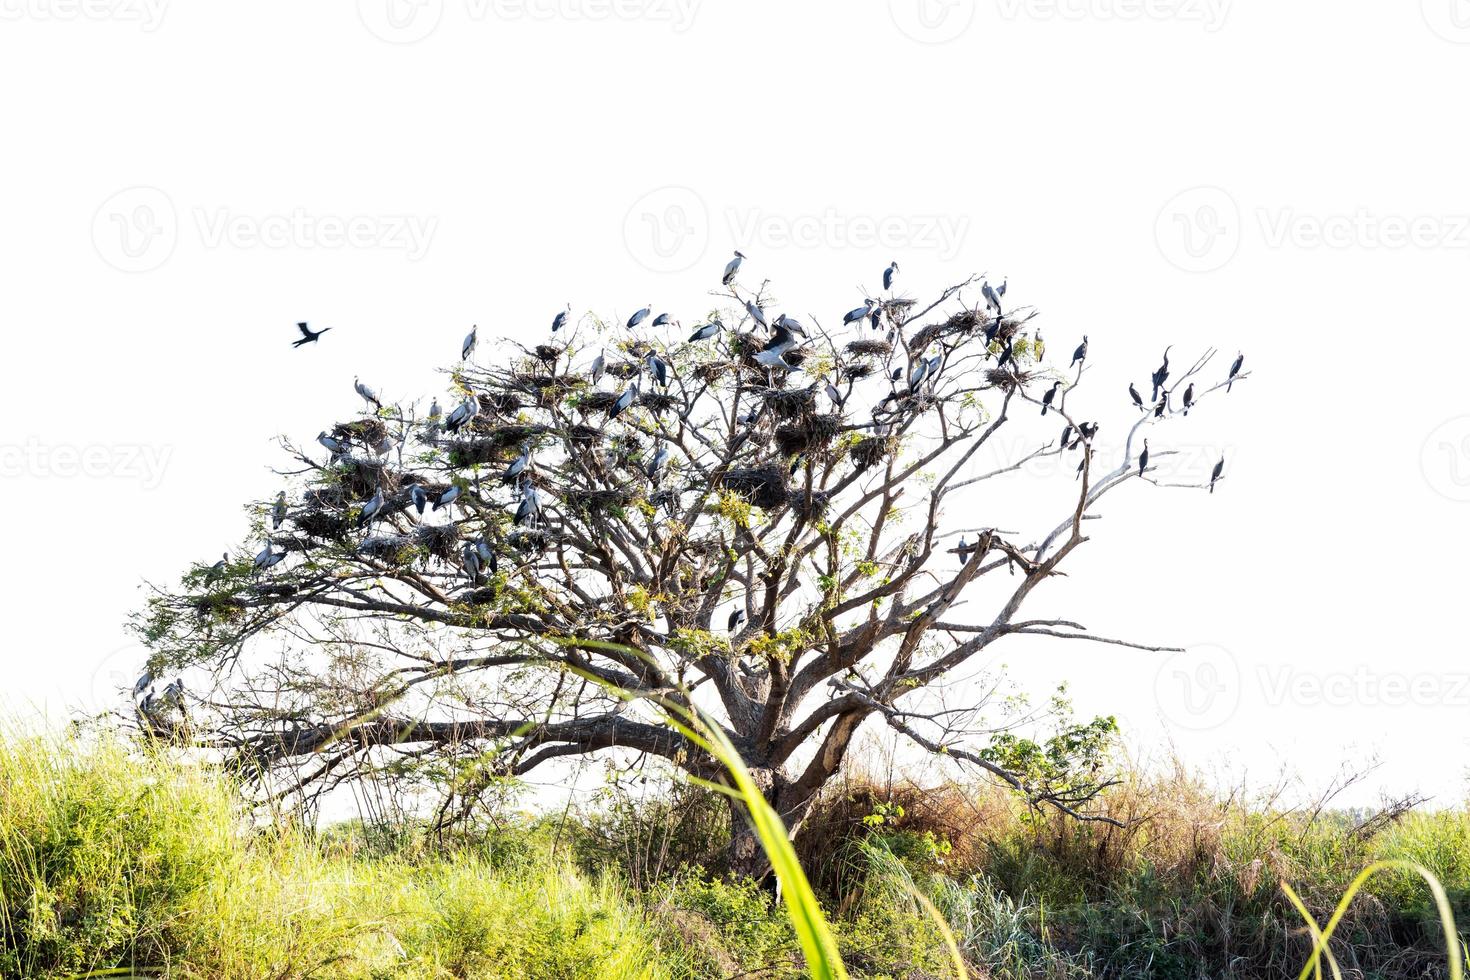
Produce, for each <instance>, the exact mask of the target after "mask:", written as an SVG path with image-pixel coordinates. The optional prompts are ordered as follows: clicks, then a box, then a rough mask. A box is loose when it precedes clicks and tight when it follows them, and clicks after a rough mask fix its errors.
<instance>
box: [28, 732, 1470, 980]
mask: <svg viewBox="0 0 1470 980" xmlns="http://www.w3.org/2000/svg"><path fill="white" fill-rule="evenodd" d="M736 782H737V786H736V789H735V791H736V792H739V788H738V780H737V781H736ZM682 792H685V793H688V794H693V795H692V796H690V797H686V798H684V799H683V801H682V802H681V805H678V806H666V805H663V802H662V801H654V802H651V803H648V804H642V805H638V804H633V803H628V804H627V807H626V809H627V810H629V811H636V813H637V815H638V817H639V819H640V820H641V821H642V822H641V823H637V821H634V822H635V823H637V826H636V828H635V829H634V830H632V831H629V833H632V834H633V835H634V836H636V837H637V838H638V840H639V841H644V840H646V839H652V838H658V839H678V840H684V841H686V842H685V843H681V844H680V845H679V847H678V848H677V854H675V853H674V852H672V851H671V852H669V853H668V854H661V856H660V857H659V859H658V860H657V861H656V862H650V861H649V860H648V857H647V856H648V849H647V848H646V847H644V846H642V845H641V844H640V845H638V846H627V847H624V846H619V845H618V844H617V839H618V835H619V834H621V833H624V831H623V830H622V829H621V828H623V827H625V826H626V822H624V823H617V822H610V821H609V819H608V818H607V816H606V814H605V813H604V814H602V815H599V814H590V813H588V814H573V816H574V817H575V819H571V820H569V821H566V822H565V823H564V822H563V821H562V820H561V819H560V818H559V817H558V818H545V819H534V818H523V819H520V820H512V821H509V826H508V827H507V828H502V829H499V830H488V829H486V830H482V832H481V833H480V835H479V836H478V837H466V838H464V839H460V840H457V841H454V842H451V843H442V842H437V841H434V840H433V839H432V838H429V837H428V836H427V835H424V834H421V833H416V832H414V829H413V828H392V829H393V830H394V831H395V832H394V833H392V834H390V835H384V834H378V833H373V832H370V830H369V828H364V827H362V826H358V825H347V826H342V827H338V828H334V829H332V830H331V831H330V832H325V833H309V832H307V831H306V830H304V829H302V828H296V827H290V826H287V827H279V826H269V827H262V826H255V825H253V824H251V823H250V822H249V821H248V820H246V819H245V817H244V816H243V814H244V812H245V811H244V809H243V808H242V806H241V804H240V799H239V796H238V794H237V792H236V790H235V788H234V787H233V785H232V784H231V782H230V780H229V779H228V778H226V777H225V776H224V775H223V774H221V773H220V772H218V771H216V770H214V769H211V768H210V767H208V766H203V765H198V764H192V763H189V762H185V761H181V760H179V759H177V758H169V757H164V756H159V755H151V754H147V753H142V752H139V751H138V750H137V749H136V747H135V746H131V745H128V744H124V743H121V742H117V741H112V740H108V739H106V738H101V739H99V740H96V741H94V742H90V743H88V744H82V743H80V742H76V741H69V742H68V741H61V740H59V739H56V738H22V737H16V736H12V737H9V738H0V804H3V805H0V977H6V978H9V977H24V978H61V977H79V976H87V975H94V976H100V975H114V976H117V975H127V972H131V971H134V970H136V971H137V972H138V974H140V975H150V976H167V977H178V978H206V977H207V978H252V980H254V978H266V977H271V978H295V977H313V978H372V980H378V978H389V977H392V978H400V977H401V978H435V980H437V978H450V977H465V978H469V977H475V978H490V977H497V978H498V977H505V978H511V977H517V978H520V977H526V978H553V977H554V978H580V977H588V978H592V977H598V978H602V977H607V978H635V977H636V978H650V980H654V978H665V977H667V978H670V980H683V978H694V977H735V976H747V975H749V976H757V977H761V978H796V977H802V976H833V977H837V976H843V975H851V976H854V977H868V978H879V977H887V978H893V980H898V978H904V980H919V978H930V977H932V978H938V977H952V976H957V975H960V973H961V971H962V970H963V971H964V972H965V973H966V974H968V975H970V976H972V977H976V978H980V977H989V978H1014V980H1022V978H1025V980H1032V978H1078V980H1082V978H1105V977H1107V978H1111V977H1117V978H1124V977H1127V978H1134V977H1145V978H1159V980H1194V978H1199V977H1232V978H1240V980H1249V978H1256V977H1261V978H1265V977H1291V976H1298V975H1300V976H1339V975H1340V976H1357V977H1365V978H1371V977H1377V978H1383V980H1389V978H1393V980H1397V978H1401V977H1458V973H1457V970H1458V961H1457V959H1456V958H1455V957H1454V956H1453V955H1451V954H1450V953H1447V948H1446V934H1447V932H1448V933H1449V938H1450V939H1451V941H1452V942H1454V943H1455V944H1456V946H1455V948H1456V949H1458V946H1459V944H1460V943H1461V942H1462V940H1461V939H1460V937H1459V936H1458V935H1456V934H1455V927H1454V926H1453V925H1452V924H1450V925H1448V926H1446V922H1447V921H1449V920H1447V919H1446V915H1447V913H1449V912H1452V913H1453V914H1455V915H1456V916H1458V918H1459V920H1460V921H1462V922H1463V921H1470V918H1467V904H1470V813H1467V812H1466V811H1464V810H1454V811H1439V812H1433V813H1426V812H1410V813H1407V814H1404V815H1402V816H1400V817H1399V818H1398V819H1396V820H1390V821H1383V822H1379V823H1376V824H1373V825H1371V828H1372V832H1371V833H1365V832H1363V831H1362V826H1363V825H1362V820H1361V815H1351V814H1346V813H1337V812H1332V811H1330V810H1322V811H1320V812H1312V811H1290V810H1286V809H1283V808H1281V807H1279V806H1275V805H1274V804H1271V803H1270V802H1269V801H1267V802H1264V803H1263V802H1260V801H1257V802H1255V803H1252V804H1249V805H1248V804H1246V803H1243V802H1242V801H1241V799H1240V798H1239V797H1236V798H1234V799H1231V800H1221V799H1218V798H1216V797H1215V796H1214V795H1213V794H1211V793H1210V792H1208V791H1206V790H1205V789H1204V788H1203V787H1202V786H1200V785H1199V784H1198V783H1196V782H1195V781H1193V780H1191V779H1189V778H1188V777H1186V776H1183V775H1181V774H1178V773H1171V774H1167V775H1154V776H1143V775H1138V776H1135V777H1133V778H1132V779H1131V780H1130V781H1128V782H1127V783H1126V784H1125V785H1124V786H1122V787H1119V789H1118V790H1116V791H1115V792H1113V793H1112V794H1110V795H1109V797H1108V798H1107V800H1106V806H1107V807H1108V809H1109V811H1110V812H1111V813H1113V815H1115V816H1119V817H1138V816H1143V815H1148V816H1149V819H1147V820H1144V821H1141V822H1137V823H1134V824H1133V825H1132V826H1130V827H1129V828H1128V829H1126V830H1124V829H1119V828H1115V827H1111V826H1107V825H1101V824H1088V825H1083V824H1078V823H1076V822H1074V821H1064V820H1058V819H1053V818H1050V817H1046V818H1039V817H1037V815H1036V814H1034V813H1031V812H1029V811H1027V810H1025V809H1024V808H1021V807H1018V806H1016V805H1015V803H1014V801H1013V800H1011V799H1010V798H1009V797H1006V796H1004V795H1003V794H999V793H995V792H992V791H990V790H988V789H983V788H980V787H974V786H960V785H956V784H943V785H938V786H926V787H919V786H914V785H910V784H907V783H903V782H892V783H890V782H887V781H879V780H875V779H872V778H864V777H862V776H861V775H854V776H852V777H850V778H849V780H848V781H847V782H846V783H844V784H842V785H838V786H834V787H832V788H831V790H830V791H829V792H828V793H827V795H826V797H825V798H824V799H823V801H822V804H821V807H820V808H819V809H818V811H817V812H816V813H815V814H814V815H813V817H812V820H811V826H810V828H809V831H808V832H807V833H806V834H805V835H803V836H802V837H799V838H798V840H797V842H796V846H795V848H794V850H793V851H792V852H791V853H790V854H789V855H788V856H787V858H786V859H783V860H782V863H780V864H779V865H778V866H779V867H782V868H784V871H785V874H786V875H787V876H788V877H787V878H786V879H784V881H783V889H782V891H783V900H784V902H785V903H786V904H785V905H782V904H778V902H777V901H776V899H775V898H774V897H773V896H772V895H771V894H770V893H768V892H767V891H764V890H762V889H761V888H758V887H757V886H755V885H754V884H753V883H750V882H744V881H734V880H729V879H727V878H724V877H722V876H720V875H719V874H718V868H717V867H715V866H714V865H709V864H706V865H705V866H703V867H702V866H700V865H699V863H698V862H697V861H696V857H695V853H694V852H695V850H696V849H697V848H696V847H695V843H694V842H697V841H698V840H699V839H706V841H707V848H706V858H707V859H708V860H715V859H716V858H717V855H718V852H719V845H720V843H721V841H720V840H719V839H718V836H717V835H713V834H712V831H711V825H710V813H711V812H712V808H711V807H710V806H701V805H695V802H696V801H697V800H698V799H699V796H698V791H695V790H690V789H687V788H686V789H685V790H683V791H682ZM711 792H713V791H711ZM680 821H688V822H689V828H681V826H678V824H679V823H680ZM654 824H657V825H658V826H652V825H654ZM690 828H693V829H690ZM766 829H767V831H768V832H769V833H770V834H772V835H776V834H779V836H780V840H781V841H784V840H785V835H784V834H780V833H779V831H778V829H777V826H776V825H775V824H769V823H768V824H767V828H766ZM712 836H713V838H714V839H710V838H711V837H712ZM388 837H391V838H392V842H391V843H390V842H387V838H388ZM774 843H775V844H776V845H777V846H779V843H780V842H774ZM796 858H799V859H800V861H801V864H804V865H805V867H806V869H807V871H808V872H809V875H810V877H809V878H808V877H807V875H806V874H802V872H801V871H800V868H799V866H797V865H795V864H793V863H792V860H793V859H796ZM630 861H632V862H633V863H634V864H635V865H636V867H630V866H629V862H630ZM707 868H711V869H712V870H707ZM1364 869H1369V870H1368V871H1364ZM630 872H636V873H630ZM792 875H801V878H800V881H798V882H797V883H796V884H797V887H795V888H793V887H792V884H791V883H792V881H793V880H794V879H793V878H792V877H791V876H792ZM1426 876H1427V877H1426ZM1427 881H1432V882H1433V883H1434V884H1432V885H1428V886H1427V885H1426V882H1427ZM635 882H636V885H635V884H634V883H635ZM801 882H806V883H807V884H806V886H805V887H802V886H801ZM1283 884H1287V885H1288V886H1289V887H1288V888H1283V887H1282V886H1283ZM1345 899H1346V900H1350V901H1348V902H1345V901H1344V900H1345ZM793 904H795V905H797V906H799V907H798V908H796V909H795V910H794V912H795V914H792V913H793V908H792V905H793ZM1303 910H1304V911H1305V912H1306V913H1307V914H1308V915H1310V916H1311V918H1312V920H1313V923H1312V925H1310V926H1309V925H1308V924H1307V923H1306V921H1305V920H1304V918H1303V916H1302V911H1303ZM1319 924H1320V925H1319ZM1325 935H1330V940H1328V941H1325V942H1324V943H1323V946H1324V948H1325V950H1326V953H1325V954H1324V955H1323V956H1321V957H1320V958H1316V957H1314V956H1313V950H1314V943H1315V942H1316V940H1317V939H1318V937H1324V936H1325ZM957 960H958V962H957ZM119 970H120V971H124V972H123V973H117V972H111V971H119ZM1319 971H1320V972H1319Z"/></svg>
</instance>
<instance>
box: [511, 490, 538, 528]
mask: <svg viewBox="0 0 1470 980" xmlns="http://www.w3.org/2000/svg"><path fill="white" fill-rule="evenodd" d="M540 513H541V497H540V495H539V494H537V493H536V488H535V487H534V486H532V485H531V484H529V483H528V484H526V486H525V490H524V491H523V492H522V493H521V505H520V506H519V507H517V508H516V516H515V523H516V525H517V526H523V525H525V524H530V523H532V522H533V521H535V520H536V518H537V517H538V516H539V515H540Z"/></svg>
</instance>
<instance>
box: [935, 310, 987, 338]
mask: <svg viewBox="0 0 1470 980" xmlns="http://www.w3.org/2000/svg"><path fill="white" fill-rule="evenodd" d="M984 323H985V314H984V313H981V312H980V311H979V310H960V311H959V312H958V313H956V314H955V315H954V316H952V317H950V318H949V319H948V320H945V321H944V330H945V332H946V333H961V332H962V333H969V332H970V331H971V330H974V329H976V328H977V327H980V326H983V325H984Z"/></svg>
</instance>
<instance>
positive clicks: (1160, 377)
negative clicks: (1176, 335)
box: [1153, 344, 1174, 400]
mask: <svg viewBox="0 0 1470 980" xmlns="http://www.w3.org/2000/svg"><path fill="white" fill-rule="evenodd" d="M1173 348H1174V345H1173V344H1170V345H1169V346H1168V347H1165V348H1164V363H1162V364H1160V365H1159V367H1158V370H1156V371H1154V376H1153V382H1154V394H1153V397H1154V400H1157V399H1158V397H1159V389H1160V388H1162V387H1164V382H1165V381H1168V380H1169V351H1171V350H1173Z"/></svg>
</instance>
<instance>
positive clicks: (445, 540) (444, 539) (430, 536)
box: [414, 524, 459, 564]
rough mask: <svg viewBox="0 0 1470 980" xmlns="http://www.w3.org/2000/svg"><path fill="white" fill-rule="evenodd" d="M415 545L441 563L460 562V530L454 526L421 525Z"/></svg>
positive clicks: (416, 534)
mask: <svg viewBox="0 0 1470 980" xmlns="http://www.w3.org/2000/svg"><path fill="white" fill-rule="evenodd" d="M414 543H415V544H416V545H418V546H419V547H420V548H423V549H424V550H425V551H427V552H428V553H429V554H431V555H433V556H434V557H435V558H438V559H440V560H441V561H447V562H450V563H451V564H452V563H454V562H456V561H458V560H459V551H458V549H459V528H458V527H457V526H456V525H454V524H420V525H419V526H418V528H417V529H416V530H415V531H414Z"/></svg>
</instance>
